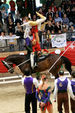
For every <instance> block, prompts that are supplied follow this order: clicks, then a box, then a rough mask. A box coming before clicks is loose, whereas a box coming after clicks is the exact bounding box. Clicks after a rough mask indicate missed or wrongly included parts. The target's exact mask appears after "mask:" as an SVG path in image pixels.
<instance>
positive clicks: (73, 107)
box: [70, 71, 75, 113]
mask: <svg viewBox="0 0 75 113" xmlns="http://www.w3.org/2000/svg"><path fill="white" fill-rule="evenodd" d="M71 75H72V80H71V87H72V91H73V94H74V95H75V71H73V72H72V74H71ZM70 103H71V111H72V113H75V100H73V99H72V98H70Z"/></svg>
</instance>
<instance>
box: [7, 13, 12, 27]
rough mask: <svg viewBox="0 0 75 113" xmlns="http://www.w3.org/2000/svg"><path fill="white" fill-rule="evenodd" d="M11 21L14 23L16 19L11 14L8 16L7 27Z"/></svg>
mask: <svg viewBox="0 0 75 113" xmlns="http://www.w3.org/2000/svg"><path fill="white" fill-rule="evenodd" d="M9 19H11V20H12V22H14V19H13V16H12V14H11V13H9V14H8V16H7V18H6V22H7V25H8V24H9Z"/></svg>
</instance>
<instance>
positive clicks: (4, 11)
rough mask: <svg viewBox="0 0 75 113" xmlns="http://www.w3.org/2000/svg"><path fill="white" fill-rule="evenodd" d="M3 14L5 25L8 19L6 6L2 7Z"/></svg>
mask: <svg viewBox="0 0 75 113" xmlns="http://www.w3.org/2000/svg"><path fill="white" fill-rule="evenodd" d="M1 14H2V21H3V24H4V23H6V18H7V13H6V10H5V7H4V6H3V7H2V10H1Z"/></svg>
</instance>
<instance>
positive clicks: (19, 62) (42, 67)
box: [2, 54, 72, 77]
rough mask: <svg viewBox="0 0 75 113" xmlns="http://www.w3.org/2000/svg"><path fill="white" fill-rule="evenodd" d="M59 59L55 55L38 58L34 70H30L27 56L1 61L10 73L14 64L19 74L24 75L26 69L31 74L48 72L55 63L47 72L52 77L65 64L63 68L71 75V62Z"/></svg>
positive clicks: (16, 56)
mask: <svg viewBox="0 0 75 113" xmlns="http://www.w3.org/2000/svg"><path fill="white" fill-rule="evenodd" d="M59 57H60V56H59V55H56V54H48V55H47V56H43V57H42V56H41V57H39V61H38V67H37V68H34V70H32V68H31V63H30V58H29V59H28V58H27V55H20V54H13V55H9V56H7V57H6V58H5V59H4V61H2V63H3V64H4V65H5V67H6V68H7V69H8V71H9V72H10V73H13V72H14V68H13V64H16V66H18V67H19V69H20V70H21V72H22V73H23V74H24V72H25V69H26V68H28V69H29V70H30V72H31V73H36V72H42V71H46V70H49V69H50V68H51V67H52V66H53V64H54V63H55V62H56V63H55V65H54V66H53V67H52V68H51V69H50V70H49V72H50V73H52V75H54V76H55V77H57V76H58V72H59V70H60V68H61V66H62V65H63V64H65V68H66V69H67V70H68V71H69V73H70V74H71V72H72V69H71V62H70V61H69V59H68V58H66V57H64V56H62V57H60V59H59ZM58 59H59V60H58ZM57 60H58V61H57Z"/></svg>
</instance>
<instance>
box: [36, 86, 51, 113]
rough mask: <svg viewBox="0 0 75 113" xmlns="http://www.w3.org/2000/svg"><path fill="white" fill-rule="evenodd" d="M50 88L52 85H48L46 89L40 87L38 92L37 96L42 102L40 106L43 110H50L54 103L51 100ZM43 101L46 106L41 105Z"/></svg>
mask: <svg viewBox="0 0 75 113" xmlns="http://www.w3.org/2000/svg"><path fill="white" fill-rule="evenodd" d="M49 90H50V87H48V88H47V89H46V90H40V89H39V88H38V90H37V92H36V98H37V99H38V101H39V102H40V104H39V107H40V109H41V111H44V110H46V109H47V110H49V109H50V106H52V103H51V101H50V92H48V91H49ZM41 102H44V103H45V106H44V107H41V106H40V105H41Z"/></svg>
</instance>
